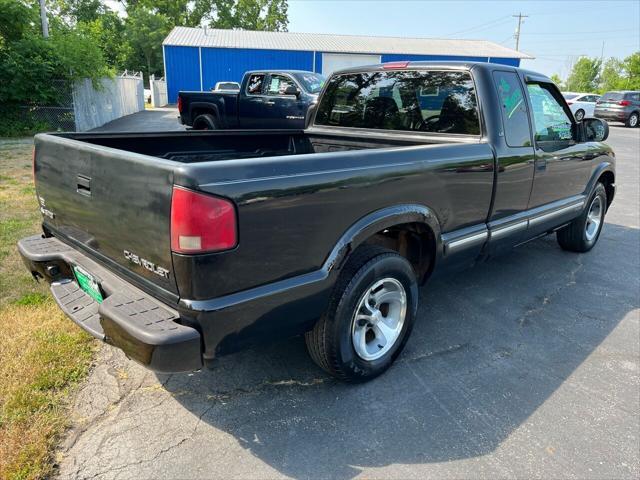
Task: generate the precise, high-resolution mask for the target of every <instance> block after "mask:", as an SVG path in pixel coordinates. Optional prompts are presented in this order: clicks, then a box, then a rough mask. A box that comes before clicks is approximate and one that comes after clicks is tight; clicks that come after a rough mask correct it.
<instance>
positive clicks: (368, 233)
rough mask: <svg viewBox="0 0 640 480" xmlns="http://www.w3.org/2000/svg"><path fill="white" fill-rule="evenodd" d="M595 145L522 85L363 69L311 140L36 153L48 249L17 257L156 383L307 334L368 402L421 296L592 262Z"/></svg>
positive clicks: (483, 73) (59, 143) (499, 74)
mask: <svg viewBox="0 0 640 480" xmlns="http://www.w3.org/2000/svg"><path fill="white" fill-rule="evenodd" d="M607 135H608V126H607V124H606V123H605V122H603V121H601V120H598V119H585V120H583V121H582V122H580V123H576V121H575V119H574V117H573V115H572V114H571V111H570V110H569V108H568V106H567V105H566V103H565V101H564V99H563V97H562V95H561V94H560V92H559V91H558V89H557V87H556V86H555V85H554V84H553V83H552V81H551V80H550V79H548V78H547V77H545V76H542V75H539V74H536V73H534V72H529V71H525V70H520V69H517V68H512V67H507V66H503V65H493V64H485V63H456V62H443V63H430V62H416V63H413V62H412V63H393V64H383V65H376V66H371V67H359V68H357V69H352V70H345V71H342V72H337V73H335V74H333V75H332V76H331V78H330V79H329V80H328V81H327V83H326V85H325V86H324V88H323V91H322V93H321V95H320V100H319V103H318V106H317V108H315V109H314V111H313V114H312V118H311V124H310V126H309V128H307V129H306V130H228V131H212V132H162V133H147V134H132V133H121V134H118V133H115V134H112V133H104V134H95V133H84V134H77V133H66V134H45V135H37V136H36V139H35V155H34V172H35V184H36V191H37V196H38V200H39V203H40V209H41V212H42V215H43V224H42V227H43V233H42V234H41V235H35V236H32V237H28V238H25V239H23V240H21V241H20V242H19V244H18V248H19V250H20V253H21V254H22V256H23V258H24V261H25V264H26V265H27V268H28V269H29V271H30V272H32V273H33V275H34V277H36V278H44V279H46V280H47V281H49V282H51V289H52V293H53V296H54V297H55V299H56V301H57V302H58V304H59V305H60V307H61V308H62V309H63V310H64V311H65V312H66V314H67V315H68V316H69V317H70V318H71V319H72V320H73V321H75V322H76V323H78V324H79V325H80V326H81V327H82V328H84V329H86V330H87V331H89V332H91V333H92V334H93V335H94V336H95V337H97V338H100V339H103V340H105V341H106V342H108V343H110V344H112V345H115V346H117V347H118V348H121V349H122V350H124V351H125V353H126V354H127V355H128V356H130V357H131V358H133V359H135V360H136V361H138V362H140V363H142V364H144V365H147V366H148V367H150V368H152V369H154V370H157V371H163V372H172V371H186V370H193V369H198V368H201V366H202V365H203V364H207V363H209V362H211V361H213V360H214V359H215V357H217V356H220V355H225V354H229V353H232V352H235V351H237V350H239V349H241V348H245V347H247V346H250V345H253V344H256V343H259V342H266V341H271V340H274V339H278V338H282V337H286V336H293V335H299V334H304V335H305V340H306V343H307V346H308V349H309V352H310V354H311V356H312V357H313V359H314V360H315V361H316V362H317V363H318V365H320V366H321V367H322V368H323V369H325V370H326V371H328V372H330V373H331V374H332V375H335V376H336V377H338V378H341V379H344V380H347V381H364V380H368V379H371V378H373V377H375V376H376V375H379V374H380V373H382V372H383V371H385V370H386V369H387V368H388V367H389V366H390V365H391V363H392V362H393V360H394V359H395V358H396V357H397V356H398V355H399V353H400V351H401V350H402V348H403V346H404V344H405V342H406V341H407V339H408V338H409V334H410V332H411V328H412V325H413V323H414V321H415V317H416V311H417V305H418V285H419V284H421V283H424V282H426V281H427V280H430V279H433V278H435V277H436V276H437V275H438V274H441V273H442V272H446V271H452V270H457V269H460V268H464V267H467V266H469V265H472V264H474V263H478V262H481V261H483V260H486V259H488V258H490V257H492V256H494V255H497V254H498V253H500V252H502V251H505V250H508V249H511V248H512V247H514V246H517V245H520V244H523V243H525V242H527V241H529V240H531V239H534V238H537V237H539V236H541V235H546V234H549V233H554V232H556V234H557V239H558V243H559V244H560V246H561V247H562V248H564V249H566V250H570V251H574V252H586V251H589V250H590V249H591V248H592V247H593V246H594V245H595V244H596V242H597V241H598V238H599V235H600V232H601V230H602V226H603V223H604V216H605V213H606V211H607V208H608V207H609V205H610V204H611V202H612V201H613V198H614V194H615V157H614V154H613V152H612V151H611V149H610V148H609V147H608V146H607V145H605V144H603V143H601V141H602V140H605V139H606V137H607ZM525 277H526V272H523V279H524V278H525ZM523 281H525V280H523Z"/></svg>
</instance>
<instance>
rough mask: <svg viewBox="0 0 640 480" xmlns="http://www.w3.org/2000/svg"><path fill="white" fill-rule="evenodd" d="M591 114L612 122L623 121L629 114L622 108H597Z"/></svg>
mask: <svg viewBox="0 0 640 480" xmlns="http://www.w3.org/2000/svg"><path fill="white" fill-rule="evenodd" d="M593 116H594V117H596V118H602V119H604V120H612V121H614V122H625V121H626V120H627V117H628V116H629V114H628V113H627V112H625V111H624V110H617V111H616V110H608V111H604V110H599V109H597V108H596V109H595V111H594V112H593Z"/></svg>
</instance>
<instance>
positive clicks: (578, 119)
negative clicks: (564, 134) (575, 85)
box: [574, 109, 584, 122]
mask: <svg viewBox="0 0 640 480" xmlns="http://www.w3.org/2000/svg"><path fill="white" fill-rule="evenodd" d="M574 117H575V119H576V122H581V121H582V119H583V118H584V110H582V109H580V110H578V111H577V112H576V113H575V115H574Z"/></svg>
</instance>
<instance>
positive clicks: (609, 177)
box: [598, 171, 615, 208]
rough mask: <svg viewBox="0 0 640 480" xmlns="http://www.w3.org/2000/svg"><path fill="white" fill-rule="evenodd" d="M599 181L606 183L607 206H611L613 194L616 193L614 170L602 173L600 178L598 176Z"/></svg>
mask: <svg viewBox="0 0 640 480" xmlns="http://www.w3.org/2000/svg"><path fill="white" fill-rule="evenodd" d="M598 182H600V183H602V184H603V185H604V190H605V191H606V192H607V208H609V206H610V205H611V202H612V201H613V195H614V194H615V187H614V183H615V177H614V176H613V172H609V171H607V172H604V173H603V174H602V175H600V178H598Z"/></svg>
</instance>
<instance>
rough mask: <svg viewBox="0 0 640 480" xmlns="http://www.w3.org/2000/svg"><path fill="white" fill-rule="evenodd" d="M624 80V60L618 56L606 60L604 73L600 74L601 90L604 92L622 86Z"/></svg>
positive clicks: (603, 68)
mask: <svg viewBox="0 0 640 480" xmlns="http://www.w3.org/2000/svg"><path fill="white" fill-rule="evenodd" d="M623 81H624V79H623V66H622V62H621V61H620V60H618V59H617V58H610V59H608V60H607V61H606V62H604V66H603V67H602V73H601V74H600V91H601V92H602V93H604V92H606V91H609V90H617V89H619V88H622V83H623Z"/></svg>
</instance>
